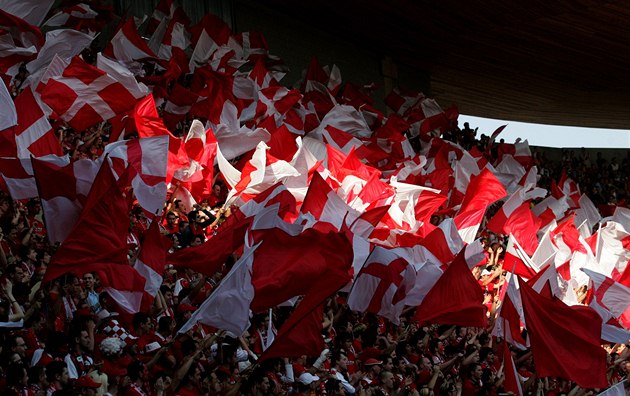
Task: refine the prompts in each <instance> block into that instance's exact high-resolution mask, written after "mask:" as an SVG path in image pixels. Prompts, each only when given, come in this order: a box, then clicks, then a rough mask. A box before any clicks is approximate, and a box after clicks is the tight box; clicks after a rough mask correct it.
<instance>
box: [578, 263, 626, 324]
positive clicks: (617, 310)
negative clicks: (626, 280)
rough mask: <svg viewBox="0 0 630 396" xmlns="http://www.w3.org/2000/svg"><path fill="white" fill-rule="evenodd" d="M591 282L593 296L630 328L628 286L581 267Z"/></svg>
mask: <svg viewBox="0 0 630 396" xmlns="http://www.w3.org/2000/svg"><path fill="white" fill-rule="evenodd" d="M582 271H584V272H585V273H586V274H587V275H588V277H589V278H590V279H591V281H592V282H593V294H594V296H593V298H594V300H595V301H596V302H597V304H599V305H601V306H602V307H604V308H606V309H607V310H608V311H610V312H611V313H612V314H613V316H614V317H615V318H616V319H619V320H620V322H621V323H622V324H623V325H624V326H626V327H627V328H630V309H628V308H629V307H630V287H628V286H626V285H623V284H621V283H619V282H615V281H614V280H612V279H611V278H609V277H607V276H606V275H602V274H600V273H598V272H595V271H592V270H589V269H586V268H582Z"/></svg>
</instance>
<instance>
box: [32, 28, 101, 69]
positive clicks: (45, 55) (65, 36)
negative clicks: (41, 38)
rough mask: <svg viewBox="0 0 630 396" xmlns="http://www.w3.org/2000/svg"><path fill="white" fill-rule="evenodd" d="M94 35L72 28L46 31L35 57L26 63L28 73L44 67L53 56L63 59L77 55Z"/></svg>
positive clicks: (87, 45) (90, 41) (88, 44)
mask: <svg viewBox="0 0 630 396" xmlns="http://www.w3.org/2000/svg"><path fill="white" fill-rule="evenodd" d="M94 38H95V36H94V35H90V34H85V33H83V32H79V31H76V30H73V29H57V30H52V31H50V32H47V33H46V42H45V43H44V46H43V47H42V48H41V49H40V50H39V53H38V54H37V58H35V59H34V60H32V61H30V62H29V63H28V64H27V65H26V69H27V70H28V72H29V73H31V74H34V73H37V72H38V71H40V70H42V69H44V68H45V67H46V66H48V65H49V64H50V62H52V60H53V59H54V58H55V56H58V57H60V58H62V59H64V60H68V59H71V58H72V57H74V56H75V55H79V54H80V53H81V52H82V51H83V50H84V49H85V48H87V47H89V46H90V44H91V43H92V40H94Z"/></svg>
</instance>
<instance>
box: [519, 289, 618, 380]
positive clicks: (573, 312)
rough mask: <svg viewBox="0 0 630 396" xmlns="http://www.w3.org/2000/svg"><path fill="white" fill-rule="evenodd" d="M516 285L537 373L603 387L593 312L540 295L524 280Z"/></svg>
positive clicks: (597, 319)
mask: <svg viewBox="0 0 630 396" xmlns="http://www.w3.org/2000/svg"><path fill="white" fill-rule="evenodd" d="M519 286H520V292H521V298H522V301H523V309H524V312H525V321H526V323H527V333H528V335H529V339H530V343H531V346H532V354H533V356H534V363H535V364H536V372H537V373H538V375H540V376H541V377H556V376H558V377H562V378H566V379H570V380H571V381H574V382H576V383H577V384H578V385H580V386H581V387H583V388H603V387H606V386H607V385H608V381H607V379H606V351H605V350H604V349H603V348H602V347H601V338H600V336H601V327H602V320H601V318H600V317H599V316H598V315H597V313H595V311H593V310H592V309H591V308H588V307H582V306H576V307H569V306H567V305H566V304H564V303H563V302H562V301H560V300H557V299H550V298H547V297H545V296H542V295H540V294H538V293H536V292H535V291H534V290H533V289H532V288H531V287H530V286H529V285H528V284H526V283H525V282H521V283H520V284H519Z"/></svg>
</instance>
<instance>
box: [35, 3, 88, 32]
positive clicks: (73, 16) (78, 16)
mask: <svg viewBox="0 0 630 396" xmlns="http://www.w3.org/2000/svg"><path fill="white" fill-rule="evenodd" d="M97 16H98V12H96V11H94V10H93V9H92V8H90V6H89V5H88V4H84V3H79V4H77V5H73V6H70V7H66V8H64V9H62V10H60V11H59V12H57V13H56V14H55V15H53V16H51V17H50V18H48V20H46V22H44V24H43V25H42V26H51V27H57V26H65V27H69V28H72V29H76V30H80V28H81V27H83V26H84V24H85V23H86V22H88V21H90V22H91V21H93V20H94V19H95V18H96V17H97ZM88 25H89V23H88Z"/></svg>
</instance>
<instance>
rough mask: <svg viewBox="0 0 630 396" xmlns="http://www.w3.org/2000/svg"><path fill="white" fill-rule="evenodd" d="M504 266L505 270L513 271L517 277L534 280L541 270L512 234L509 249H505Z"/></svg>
mask: <svg viewBox="0 0 630 396" xmlns="http://www.w3.org/2000/svg"><path fill="white" fill-rule="evenodd" d="M502 266H503V270H505V271H512V272H513V273H514V274H515V275H518V276H520V277H522V278H525V279H531V278H533V277H534V275H536V273H537V272H538V271H539V269H540V268H541V267H539V266H537V265H536V264H535V262H534V261H533V260H532V259H531V258H530V257H529V255H528V254H527V252H525V250H524V249H523V248H522V247H521V245H520V244H519V243H518V240H517V239H516V238H514V236H513V235H512V234H510V238H509V240H508V244H507V247H506V248H505V256H504V258H503V265H502Z"/></svg>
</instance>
